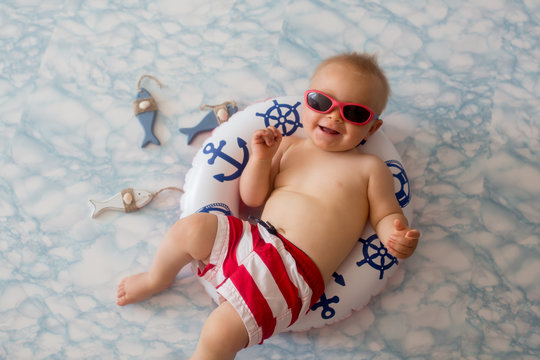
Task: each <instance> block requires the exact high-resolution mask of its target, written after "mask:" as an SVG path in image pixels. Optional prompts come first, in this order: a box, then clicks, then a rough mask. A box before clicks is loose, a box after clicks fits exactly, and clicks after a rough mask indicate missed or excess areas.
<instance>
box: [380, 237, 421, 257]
mask: <svg viewBox="0 0 540 360" xmlns="http://www.w3.org/2000/svg"><path fill="white" fill-rule="evenodd" d="M417 245H418V238H414V237H408V236H405V237H404V238H398V237H396V236H394V235H392V236H390V240H389V241H388V244H387V248H388V251H389V252H390V253H391V254H392V255H394V256H395V257H397V258H400V259H405V258H408V257H409V256H411V255H412V254H413V253H414V250H416V246H417Z"/></svg>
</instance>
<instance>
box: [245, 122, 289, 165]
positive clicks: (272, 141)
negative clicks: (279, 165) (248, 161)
mask: <svg viewBox="0 0 540 360" xmlns="http://www.w3.org/2000/svg"><path fill="white" fill-rule="evenodd" d="M281 139H282V136H281V132H279V130H278V129H276V128H275V127H273V126H268V127H267V128H266V129H260V130H257V131H255V132H254V133H253V138H252V139H251V151H252V153H253V154H252V156H253V158H255V159H258V160H272V158H273V157H274V155H275V154H276V151H277V149H278V148H279V144H280V143H281Z"/></svg>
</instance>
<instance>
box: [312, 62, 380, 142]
mask: <svg viewBox="0 0 540 360" xmlns="http://www.w3.org/2000/svg"><path fill="white" fill-rule="evenodd" d="M309 89H310V90H312V91H309V92H306V103H305V107H304V111H303V113H302V122H303V125H304V129H305V130H306V132H307V134H308V137H309V138H311V139H312V140H313V142H314V143H315V145H317V146H318V147H319V148H321V149H324V150H327V151H347V150H350V149H353V148H355V147H356V146H357V145H358V144H359V143H362V142H363V141H365V140H367V139H368V138H369V137H370V136H371V135H372V134H373V133H374V132H375V131H377V129H378V128H379V127H380V126H381V125H382V120H381V119H380V118H379V115H380V114H381V112H382V111H383V109H384V108H385V106H386V103H387V101H388V97H389V94H390V87H389V85H388V80H387V79H386V76H385V75H384V72H383V71H382V70H381V69H380V68H379V66H378V65H377V61H376V59H375V57H374V56H372V55H367V54H357V53H347V54H341V55H336V56H333V57H331V58H328V59H326V60H324V61H323V62H322V63H321V64H320V65H319V66H318V67H317V69H316V70H315V73H314V74H313V76H312V78H311V85H310V88H309ZM310 104H311V105H313V106H310ZM354 104H356V105H359V106H356V105H354ZM351 105H352V106H351ZM320 110H322V111H320Z"/></svg>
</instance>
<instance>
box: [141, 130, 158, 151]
mask: <svg viewBox="0 0 540 360" xmlns="http://www.w3.org/2000/svg"><path fill="white" fill-rule="evenodd" d="M150 143H152V144H155V145H161V143H160V142H159V140H158V138H157V137H156V135H154V134H153V133H152V132H151V131H147V132H146V134H144V139H143V141H142V144H141V147H145V146H146V145H148V144H150Z"/></svg>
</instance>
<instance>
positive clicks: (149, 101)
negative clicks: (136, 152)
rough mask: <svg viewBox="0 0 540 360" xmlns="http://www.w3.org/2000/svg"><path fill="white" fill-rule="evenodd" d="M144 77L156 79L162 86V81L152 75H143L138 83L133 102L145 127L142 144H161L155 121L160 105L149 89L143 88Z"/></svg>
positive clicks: (138, 117) (135, 110)
mask: <svg viewBox="0 0 540 360" xmlns="http://www.w3.org/2000/svg"><path fill="white" fill-rule="evenodd" d="M144 78H150V79H152V80H154V81H155V82H157V84H158V85H159V87H160V88H161V83H160V82H159V80H158V79H156V78H155V77H153V76H152V75H143V76H141V77H140V78H139V82H138V84H137V90H138V92H137V97H136V98H135V101H134V102H133V111H134V113H135V116H136V117H137V119H139V122H140V123H141V125H142V127H143V129H144V139H143V141H142V144H141V147H142V148H143V147H145V146H146V145H148V144H150V143H152V144H156V145H160V142H159V140H158V138H157V137H156V135H154V122H155V121H156V114H157V110H158V107H157V103H156V101H155V100H154V98H153V97H152V95H151V94H150V93H149V92H148V90H146V89H145V88H141V81H142V80H143V79H144Z"/></svg>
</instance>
